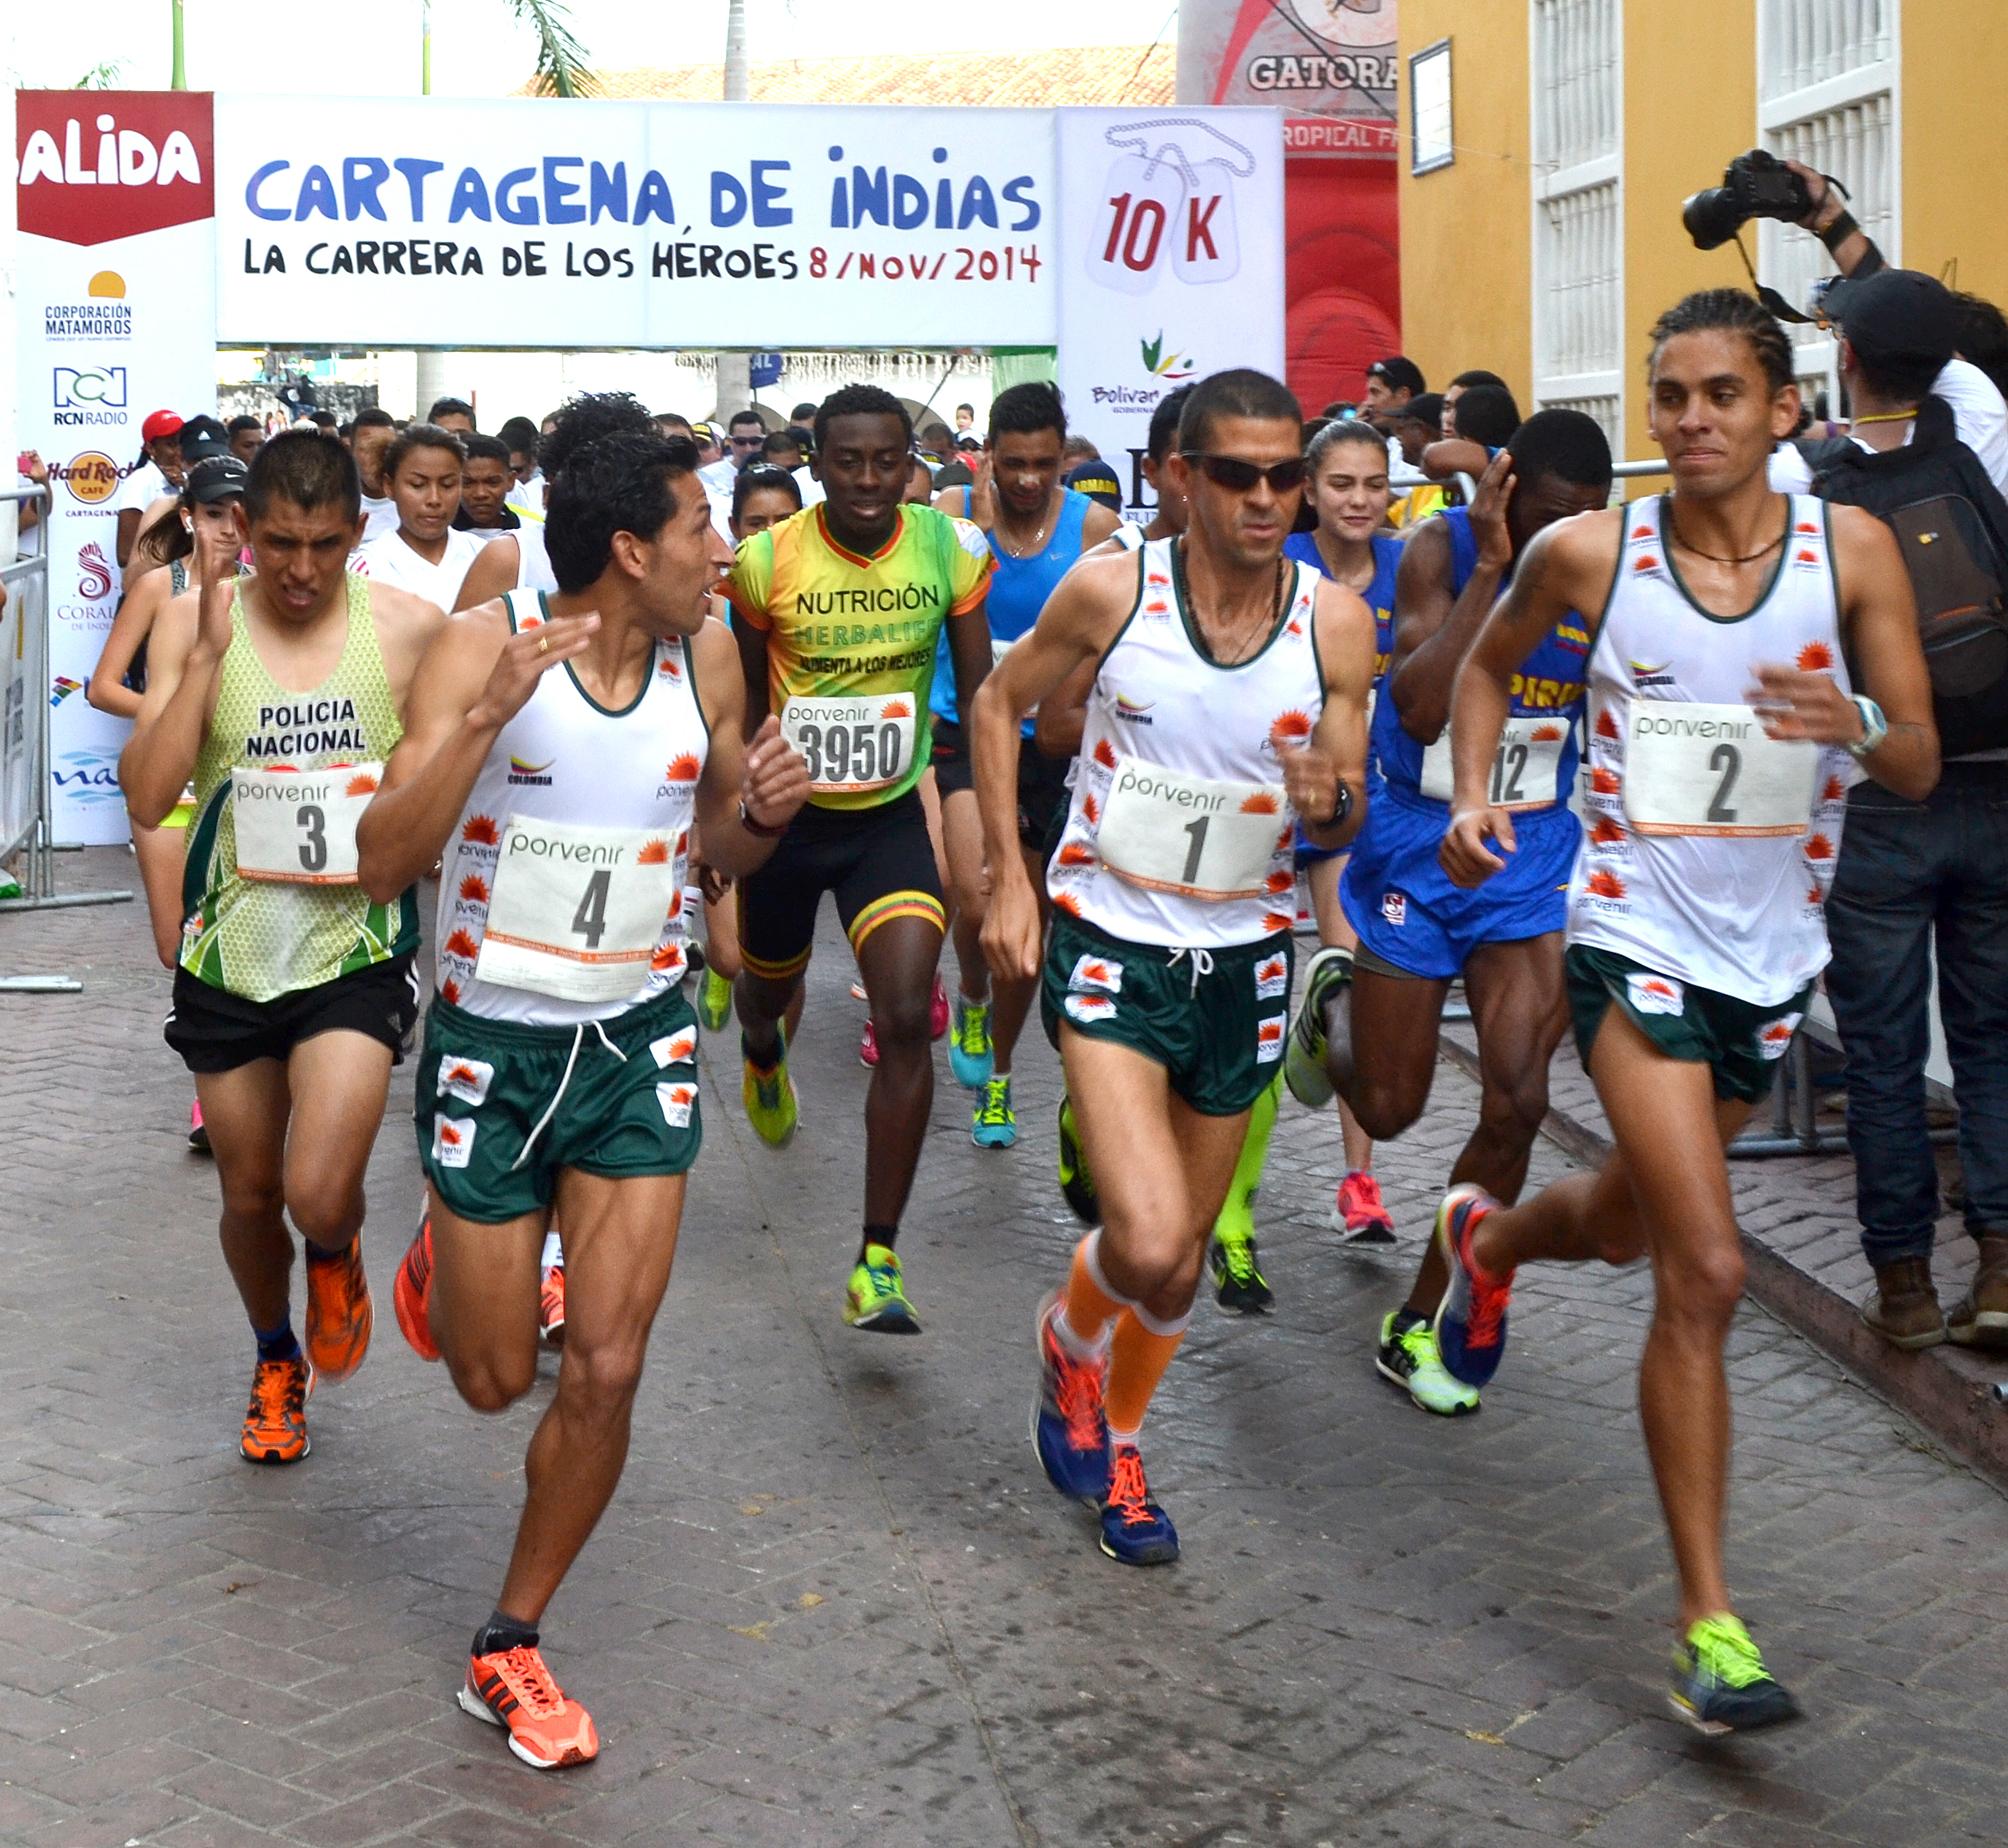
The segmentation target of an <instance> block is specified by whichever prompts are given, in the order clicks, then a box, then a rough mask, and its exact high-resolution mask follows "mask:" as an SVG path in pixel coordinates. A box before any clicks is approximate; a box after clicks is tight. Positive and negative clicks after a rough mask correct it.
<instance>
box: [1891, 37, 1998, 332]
mask: <svg viewBox="0 0 2008 1848" xmlns="http://www.w3.org/2000/svg"><path fill="white" fill-rule="evenodd" d="M1899 30H1900V50H1901V53H1902V61H1903V89H1902V93H1901V95H1900V98H1899V101H1898V107H1899V109H1900V110H1901V112H1902V119H1901V122H1900V140H1901V142H1902V145H1903V263H1904V267H1906V268H1907V269H1912V270H1925V271H1927V273H1928V274H1931V275H1941V274H1943V275H1945V276H1946V279H1947V282H1950V283H1951V284H1952V286H1955V287H1957V288H1960V289H1965V290H1970V291H1971V292H1972V293H1973V294H1976V295H1984V296H1986V298H1988V299H1989V300H1990V301H1991V302H1999V303H2001V304H2002V306H2004V307H2008V238H2005V237H2004V236H2003V235H2002V227H2003V226H2004V224H2008V108H2005V107H2004V94H2003V85H2004V81H2008V5H2004V4H2003V0H1903V15H1902V22H1901V25H1900V29H1899ZM1954 259H1957V261H1958V264H1959V270H1958V274H1957V276H1956V277H1955V276H1953V275H1952V274H1950V273H1948V272H1947V270H1946V265H1947V263H1951V261H1953V260H1954Z"/></svg>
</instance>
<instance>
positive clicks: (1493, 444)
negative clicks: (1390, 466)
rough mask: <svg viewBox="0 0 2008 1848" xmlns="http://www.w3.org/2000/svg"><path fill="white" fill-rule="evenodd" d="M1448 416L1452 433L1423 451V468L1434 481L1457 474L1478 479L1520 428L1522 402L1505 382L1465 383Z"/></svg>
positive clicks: (1446, 478) (1447, 478) (1444, 479)
mask: <svg viewBox="0 0 2008 1848" xmlns="http://www.w3.org/2000/svg"><path fill="white" fill-rule="evenodd" d="M1449 416H1450V425H1451V433H1450V435H1449V436H1445V437H1443V438H1442V440H1439V441H1438V442H1434V443H1431V444H1430V445H1429V446H1428V447H1427V448H1425V449H1424V450H1423V452H1422V472H1423V473H1424V474H1425V475H1426V476H1429V478H1430V480H1432V481H1447V480H1450V478H1451V477H1452V476H1456V475H1468V476H1470V477H1471V479H1472V480H1473V481H1476V480H1477V478H1478V477H1479V476H1481V475H1482V474H1484V473H1485V467H1486V464H1488V463H1489V462H1490V461H1491V460H1492V459H1493V456H1496V455H1497V454H1498V453H1499V452H1500V451H1501V449H1503V448H1505V446H1506V445H1507V444H1509V442H1511V441H1512V440H1513V432H1514V431H1516V430H1517V429H1518V428H1520V406H1519V405H1517V404H1516V403H1514V401H1513V393H1511V392H1509V391H1508V390H1507V389H1506V388H1505V386H1504V385H1466V387H1465V388H1464V389H1463V390H1462V391H1461V392H1460V393H1458V400H1457V402H1456V403H1455V404H1454V405H1452V406H1451V408H1450V413H1449Z"/></svg>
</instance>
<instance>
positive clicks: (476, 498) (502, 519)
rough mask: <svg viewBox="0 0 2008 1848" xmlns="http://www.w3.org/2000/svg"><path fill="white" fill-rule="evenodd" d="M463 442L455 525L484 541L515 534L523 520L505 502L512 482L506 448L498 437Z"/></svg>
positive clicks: (469, 439)
mask: <svg viewBox="0 0 2008 1848" xmlns="http://www.w3.org/2000/svg"><path fill="white" fill-rule="evenodd" d="M464 440H465V442H466V444H467V460H466V461H465V462H464V463H463V464H461V466H460V511H459V512H458V513H456V515H454V516H453V524H454V526H455V527H456V529H458V530H459V531H461V532H471V533H472V534H473V535H475V538H476V539H499V538H501V537H502V535H503V534H504V533H506V532H514V531H515V530H516V529H517V528H518V527H520V526H521V525H522V524H523V518H522V516H521V515H519V513H518V512H517V511H516V510H515V508H514V507H511V505H510V504H509V500H508V496H509V489H510V487H511V484H512V483H513V482H514V481H515V476H513V475H512V474H511V472H510V468H509V445H508V444H507V443H505V442H503V440H502V439H501V438H500V437H499V436H479V435H476V436H468V437H467V438H465V439H464Z"/></svg>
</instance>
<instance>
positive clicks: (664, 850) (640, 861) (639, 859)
mask: <svg viewBox="0 0 2008 1848" xmlns="http://www.w3.org/2000/svg"><path fill="white" fill-rule="evenodd" d="M634 863H635V864H636V865H637V867H666V866H668V865H669V842H667V841H666V840H645V841H644V842H642V843H641V851H640V852H639V853H637V855H635V856H634Z"/></svg>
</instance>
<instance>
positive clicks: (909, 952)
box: [707, 385, 991, 1335]
mask: <svg viewBox="0 0 2008 1848" xmlns="http://www.w3.org/2000/svg"><path fill="white" fill-rule="evenodd" d="M912 446H913V424H912V422H911V421H910V420H909V418H908V417H907V415H906V411H905V407H904V406H903V405H901V403H900V401H899V400H898V399H897V398H896V397H894V396H893V395H892V393H890V392H886V391H881V390H880V389H878V386H876V385H846V386H845V387H844V388H843V389H842V390H841V391H838V392H835V393H832V394H831V395H830V397H827V398H826V399H824V400H823V405H822V407H821V409H819V410H818V411H817V413H816V468H817V471H818V475H819V479H820V480H821V481H822V483H823V488H824V490H825V492H826V496H827V498H826V500H822V501H820V502H819V503H817V504H816V505H815V506H814V507H811V508H809V509H808V511H807V512H804V513H798V514H797V515H795V517H794V518H793V519H784V520H783V521H782V522H781V523H780V524H779V525H778V526H774V527H769V528H768V529H767V531H765V532H759V533H755V534H754V535H753V536H752V538H751V539H748V540H747V541H746V542H745V543H744V545H742V546H741V547H740V551H739V562H738V563H737V564H736V565H735V566H734V567H733V569H732V581H731V582H730V583H729V585H728V586H727V590H726V594H727V595H728V597H729V598H731V599H732V616H733V621H732V628H733V631H734V633H735V634H736V636H737V637H738V638H739V650H740V661H741V664H742V665H743V667H744V672H745V676H746V711H747V718H748V723H749V724H756V723H758V722H759V721H761V720H763V719H764V718H765V717H767V714H768V713H775V715H777V716H778V717H779V719H780V721H781V731H782V735H783V736H784V737H786V738H787V739H788V740H789V741H790V742H791V743H792V744H795V747H796V748H798V749H799V750H800V752H802V754H803V756H804V757H805V758H806V759H807V760H808V766H809V780H810V788H811V795H810V797H809V806H808V807H807V808H805V809H804V810H803V811H802V813H801V814H800V815H799V816H798V817H797V818H796V819H795V823H794V825H793V827H791V828H790V829H789V830H788V836H787V839H786V840H784V841H783V842H782V843H781V844H780V846H779V847H778V848H777V849H775V854H774V857H773V858H772V859H771V860H769V861H768V862H767V864H766V865H765V866H763V867H761V868H760V870H759V871H758V872H757V873H755V875H753V876H752V878H750V879H746V880H744V881H743V882H742V883H741V884H740V889H739V894H740V896H739V928H740V951H741V954H742V957H743V958H744V965H745V966H744V969H743V970H742V972H741V973H740V978H739V980H738V981H737V983H736V984H735V985H734V989H733V997H734V999H735V1001H736V1002H737V1004H738V1007H739V1021H740V1039H741V1042H742V1045H743V1048H744V1054H745V1061H746V1069H745V1076H744V1080H743V1084H742V1095H743V1096H744V1098H745V1100H746V1115H747V1117H748V1120H750V1121H751V1122H752V1125H753V1127H754V1129H755V1131H758V1133H759V1136H760V1139H762V1140H763V1142H766V1143H769V1144H771V1146H772V1147H776V1148H778V1147H780V1146H781V1145H782V1144H783V1143H785V1142H787V1140H788V1139H789V1138H790V1137H791V1136H792V1135H794V1134H795V1120H796V1116H797V1112H798V1104H797V1101H796V1098H795V1085H794V1082H793V1080H791V1078H790V1077H789V1076H788V1066H787V1050H788V1048H787V1033H786V1030H785V1029H784V1028H783V1025H782V1021H783V1017H784V1016H785V1015H786V1014H787V1009H788V1006H789V1004H790V1003H791V1001H793V1000H794V998H795V992H796V990H797V989H799V988H800V987H801V985H802V975H803V970H805V969H807V967H808V965H809V954H810V951H811V948H812V947H813V946H814V944H815V929H816V909H817V907H818V906H819V905H820V904H821V903H822V902H823V894H824V893H825V892H830V893H834V894H835V896H836V900H837V916H838V918H839V919H840V920H841V921H842V924H843V927H844V930H845V931H846V934H848V935H849V937H850V947H851V951H852V954H854V955H855V956H856V958H858V971H859V973H861V974H862V976H863V977H864V983H865V988H866V992H867V993H869V994H870V997H871V1018H872V1030H873V1033H874V1037H875V1039H876V1040H877V1042H878V1065H877V1067H876V1068H875V1069H874V1071H873V1072H872V1075H871V1085H870V1089H869V1090H867V1091H866V1094H865V1225H864V1237H863V1238H862V1241H861V1242H860V1243H859V1246H858V1261H857V1262H856V1264H855V1265H854V1266H853V1267H852V1270H851V1273H850V1288H849V1289H848V1290H847V1292H846V1295H845V1297H844V1312H843V1313H844V1320H845V1321H846V1322H848V1323H849V1324H850V1325H851V1326H852V1327H853V1328H854V1329H872V1330H874V1331H875V1332H877V1333H880V1334H894V1335H913V1334H918V1333H920V1321H919V1319H918V1317H916V1316H915V1314H914V1313H913V1305H912V1304H910V1303H909V1301H907V1300H906V1290H905V1283H904V1281H903V1279H902V1277H901V1270H900V1262H899V1254H898V1253H897V1250H894V1245H895V1242H896V1241H897V1238H898V1237H899V1220H900V1215H901V1213H903V1212H904V1211H905V1209H906V1196H907V1194H908V1193H909V1191H910V1190H911V1188H912V1187H913V1170H914V1169H915V1167H917V1166H918V1165H919V1162H920V1159H921V1139H922V1138H923V1137H924V1136H925V1135H926V1134H927V1119H928V1112H929V1109H930V1108H932V1107H933V1099H934V1056H933V1051H932V1049H931V1048H930V1045H929V1040H930V1038H931V1034H930V1030H929V1029H930V1024H931V1022H930V1017H931V1015H932V1013H933V1001H934V971H935V966H936V965H937V963H938V962H940V961H941V935H942V909H941V875H940V874H939V873H938V872H937V871H936V870H935V863H934V845H933V841H932V840H930V839H929V836H928V831H927V818H926V815H925V813H924V812H923V811H922V810H921V799H920V796H919V795H918V793H917V792H916V790H915V788H914V785H915V784H917V783H918V782H919V781H920V780H921V772H922V771H924V770H925V768H927V764H928V757H929V752H930V750H931V748H932V744H933V739H932V732H931V729H930V727H931V723H932V721H931V720H930V717H929V712H928V704H927V702H928V693H929V689H930V688H931V687H932V685H933V680H934V663H935V657H936V653H937V649H938V648H939V646H940V644H941V638H942V636H943V634H946V635H947V637H948V641H949V647H950V649H951V650H953V660H954V661H955V675H956V681H957V684H958V685H961V686H964V687H975V686H976V685H980V683H981V681H982V679H983V677H984V675H985V674H986V673H988V672H989V671H990V630H989V626H988V623H987V622H986V621H985V619H984V595H985V594H986V592H987V591H988V589H989V584H990V571H991V560H990V548H989V547H988V545H987V544H986V543H984V537H983V535H982V534H981V533H980V532H979V531H977V530H976V527H973V526H972V525H971V524H970V523H968V521H967V520H961V519H953V518H951V517H950V516H949V515H947V514H945V513H939V512H937V511H935V509H934V508H933V507H924V506H918V505H913V504H910V503H909V504H905V505H902V504H901V496H903V495H904V494H905V492H906V481H907V476H908V472H909V463H910V460H911V454H910V452H911V449H912ZM707 855H708V847H707Z"/></svg>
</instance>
